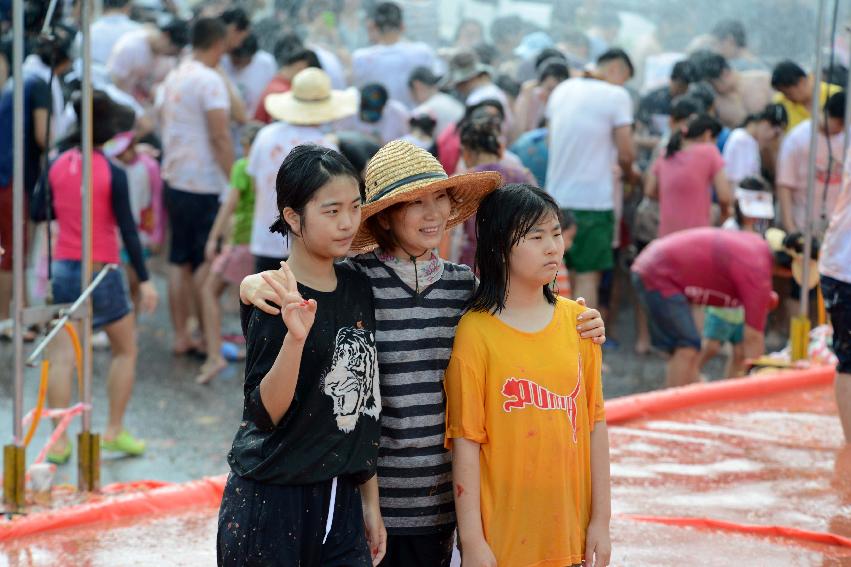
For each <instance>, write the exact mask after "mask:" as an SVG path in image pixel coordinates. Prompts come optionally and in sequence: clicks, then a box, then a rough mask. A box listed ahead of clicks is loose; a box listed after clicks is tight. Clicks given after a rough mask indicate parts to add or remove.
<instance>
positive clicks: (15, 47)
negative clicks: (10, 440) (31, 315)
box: [3, 0, 25, 445]
mask: <svg viewBox="0 0 851 567" xmlns="http://www.w3.org/2000/svg"><path fill="white" fill-rule="evenodd" d="M12 22H13V23H12V34H13V38H12V77H13V79H12V80H13V83H12V86H13V89H14V92H13V95H14V100H13V105H14V112H13V113H12V114H13V117H12V120H13V124H12V130H13V134H12V139H13V146H12V148H13V149H12V163H13V166H12V250H11V254H12V278H13V279H12V302H13V311H12V317H13V318H14V334H13V339H12V340H13V341H14V349H15V362H14V364H15V369H14V387H15V394H14V395H15V400H14V404H13V405H14V409H13V411H12V419H13V420H14V423H13V427H12V429H13V432H14V437H15V444H17V445H20V444H21V443H22V442H23V430H22V427H21V419H23V417H24V414H23V410H24V324H23V323H24V321H23V316H24V285H25V282H24V76H23V75H24V70H23V66H24V0H12ZM3 244H4V245H7V243H5V242H4V243H3Z"/></svg>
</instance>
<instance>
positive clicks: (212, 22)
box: [192, 18, 228, 49]
mask: <svg viewBox="0 0 851 567" xmlns="http://www.w3.org/2000/svg"><path fill="white" fill-rule="evenodd" d="M227 33H228V30H227V27H225V23H224V22H223V21H222V20H221V18H198V19H197V20H195V24H194V25H193V26H192V47H193V48H194V49H210V48H211V47H213V46H214V45H216V43H218V42H220V41H222V40H223V39H225V37H226V36H227Z"/></svg>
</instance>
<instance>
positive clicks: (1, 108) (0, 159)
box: [0, 72, 50, 196]
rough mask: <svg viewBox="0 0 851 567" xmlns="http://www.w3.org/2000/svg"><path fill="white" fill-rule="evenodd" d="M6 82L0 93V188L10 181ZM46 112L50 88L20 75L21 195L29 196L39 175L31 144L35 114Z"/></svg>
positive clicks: (9, 83) (9, 106)
mask: <svg viewBox="0 0 851 567" xmlns="http://www.w3.org/2000/svg"><path fill="white" fill-rule="evenodd" d="M13 89H14V80H13V79H11V78H10V79H9V80H8V81H7V82H6V84H5V85H3V91H2V93H0V188H2V187H3V186H5V185H7V184H9V183H10V182H11V181H12V165H13V161H12V151H13V150H12V144H13V136H12V130H13V116H14V108H13V98H14V97H13V94H14V91H13ZM49 108H50V86H49V85H48V84H47V82H46V81H43V80H41V79H40V78H39V77H37V76H35V75H33V74H31V73H30V74H28V73H26V72H25V73H24V191H26V193H27V195H30V196H31V195H32V191H33V189H34V188H35V184H36V182H37V181H38V177H39V175H40V173H41V148H40V147H39V146H38V143H36V141H35V122H34V120H33V114H34V113H35V111H36V110H41V109H49Z"/></svg>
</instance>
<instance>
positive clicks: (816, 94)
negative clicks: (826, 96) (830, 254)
mask: <svg viewBox="0 0 851 567" xmlns="http://www.w3.org/2000/svg"><path fill="white" fill-rule="evenodd" d="M826 4H827V0H819V4H818V20H817V22H818V33H817V34H816V57H815V59H816V62H815V68H814V69H813V101H812V109H811V110H810V117H811V123H812V132H811V133H810V156H809V157H810V159H809V164H808V165H807V206H806V216H805V217H804V219H805V223H804V269H803V273H802V275H801V296H800V300H801V311H800V317H801V320H806V319H807V318H808V316H809V310H810V287H809V285H808V284H809V281H810V279H809V278H810V255H811V254H812V250H813V243H812V240H813V221H812V216H813V199H814V198H815V190H816V151H817V150H818V135H819V120H820V119H821V59H822V46H823V45H824V27H825V26H824V24H825V22H824V13H825V5H826ZM828 143H830V140H828ZM828 174H829V172H828Z"/></svg>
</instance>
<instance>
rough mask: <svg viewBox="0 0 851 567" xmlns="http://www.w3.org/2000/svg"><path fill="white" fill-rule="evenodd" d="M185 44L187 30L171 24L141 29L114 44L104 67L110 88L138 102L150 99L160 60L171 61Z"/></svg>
mask: <svg viewBox="0 0 851 567" xmlns="http://www.w3.org/2000/svg"><path fill="white" fill-rule="evenodd" d="M188 40H189V26H188V24H187V23H186V22H184V21H182V20H172V21H171V22H169V23H167V24H165V25H164V26H162V27H160V28H155V27H151V26H145V27H143V28H141V29H138V30H136V31H131V32H128V33H125V34H124V35H122V36H121V38H120V39H119V40H118V41H117V42H116V44H115V47H113V49H112V53H111V54H110V56H109V60H108V61H107V64H106V67H107V71H108V72H109V77H110V79H111V80H112V82H113V84H115V86H117V87H118V88H120V89H121V90H123V91H124V92H126V93H127V94H130V95H132V96H133V97H134V98H135V99H136V100H138V101H140V102H143V103H145V102H148V101H150V100H151V99H152V93H153V90H154V82H155V77H156V71H157V67H158V65H160V64H161V63H160V59H162V58H166V57H174V56H176V55H177V54H179V53H180V51H181V50H182V49H183V47H184V46H185V45H186V44H187V43H188Z"/></svg>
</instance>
